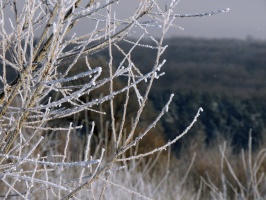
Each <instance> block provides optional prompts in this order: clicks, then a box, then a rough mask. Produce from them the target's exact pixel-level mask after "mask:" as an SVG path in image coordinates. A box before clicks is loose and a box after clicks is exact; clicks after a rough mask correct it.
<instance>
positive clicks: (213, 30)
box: [18, 0, 266, 40]
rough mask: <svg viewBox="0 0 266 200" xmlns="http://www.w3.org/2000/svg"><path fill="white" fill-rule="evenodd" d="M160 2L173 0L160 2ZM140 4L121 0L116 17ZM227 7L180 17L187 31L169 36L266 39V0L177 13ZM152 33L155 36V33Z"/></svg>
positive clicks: (196, 5)
mask: <svg viewBox="0 0 266 200" xmlns="http://www.w3.org/2000/svg"><path fill="white" fill-rule="evenodd" d="M100 1H105V0H100ZM160 1H161V2H165V1H167V2H170V1H171V0H158V2H160ZM18 2H19V3H22V2H23V1H21V2H20V1H18ZM138 3H139V0H120V1H119V5H117V7H116V16H117V17H118V18H119V16H121V17H124V16H130V14H132V13H133V11H134V10H135V9H136V8H137V6H138ZM224 8H230V11H229V12H228V13H223V14H218V15H214V16H210V17H200V18H178V19H176V21H175V24H176V25H178V26H181V27H182V28H184V30H183V31H182V30H180V29H171V30H170V31H169V33H168V36H169V37H171V36H175V37H178V36H192V37H204V38H240V39H245V38H246V37H247V36H251V37H253V38H255V39H262V40H266V0H180V2H179V4H178V6H177V8H176V11H175V12H176V13H178V14H193V13H204V12H208V11H214V10H218V9H224ZM89 27H90V28H91V24H90V23H83V22H82V23H79V24H78V27H77V29H76V30H75V32H80V33H81V34H84V33H87V30H88V29H89ZM86 29H87V30H86ZM153 34H155V35H156V31H155V32H153Z"/></svg>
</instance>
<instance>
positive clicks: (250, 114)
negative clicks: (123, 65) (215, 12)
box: [102, 38, 266, 154]
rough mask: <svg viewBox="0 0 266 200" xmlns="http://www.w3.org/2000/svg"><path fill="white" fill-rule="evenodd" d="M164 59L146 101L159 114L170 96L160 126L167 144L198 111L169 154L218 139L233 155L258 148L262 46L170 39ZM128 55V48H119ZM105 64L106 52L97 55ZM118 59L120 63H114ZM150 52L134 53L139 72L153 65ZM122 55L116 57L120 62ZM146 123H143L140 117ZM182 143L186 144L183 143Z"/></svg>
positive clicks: (263, 115) (265, 109) (263, 113)
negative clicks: (198, 140)
mask: <svg viewBox="0 0 266 200" xmlns="http://www.w3.org/2000/svg"><path fill="white" fill-rule="evenodd" d="M165 44H167V45H168V48H167V50H166V52H165V54H164V56H163V59H166V64H165V66H164V67H163V68H162V71H163V72H165V75H163V76H162V77H160V78H159V79H158V80H156V81H155V82H154V85H153V88H152V92H151V94H150V101H151V102H152V105H153V107H154V108H155V110H157V111H159V110H160V108H161V107H162V106H163V104H164V103H165V101H166V99H167V98H168V96H169V94H170V93H174V94H175V96H174V98H173V102H172V104H171V106H170V109H169V112H168V113H166V115H165V116H164V117H163V118H162V120H161V125H162V128H163V131H162V132H163V134H164V137H165V138H166V140H168V139H172V138H174V137H175V136H176V135H177V134H179V133H181V132H182V131H183V130H184V129H185V128H186V126H187V125H188V124H189V122H190V121H191V120H192V119H193V116H194V113H195V112H196V111H197V109H198V108H199V107H202V108H203V109H204V112H203V113H202V114H201V117H200V118H199V120H198V122H197V123H196V125H195V126H194V127H193V129H191V130H190V132H189V134H188V135H187V136H185V137H184V138H182V139H181V140H180V141H179V142H178V143H177V144H175V146H174V149H175V151H176V153H177V154H178V150H179V149H180V148H182V145H188V144H186V143H187V142H188V141H190V139H191V138H195V137H196V138H197V137H199V135H200V137H203V138H204V141H205V144H206V145H210V144H211V143H212V141H216V140H217V138H220V139H221V138H223V139H225V140H227V141H230V143H231V144H232V146H233V148H234V151H235V152H238V151H239V150H240V149H242V148H247V145H248V139H249V134H250V133H251V134H252V137H253V140H252V141H253V148H257V147H259V146H261V145H263V144H262V141H263V140H262V139H263V137H264V135H265V125H266V82H265V76H266V56H265V55H266V42H265V41H256V40H252V39H247V40H237V39H200V38H170V39H166V40H165ZM120 45H121V46H123V48H125V49H129V48H130V45H129V44H128V43H122V44H120ZM102 55H103V57H105V59H107V58H108V56H107V52H103V53H102ZM119 56H121V57H119ZM152 57H154V52H153V51H152V50H150V49H148V50H147V49H144V48H136V49H135V50H134V52H133V53H132V59H133V60H134V62H135V63H136V64H138V66H141V70H143V71H145V68H146V67H147V66H150V65H152V64H153V63H152V60H151V59H150V58H152ZM121 58H122V55H120V54H117V59H118V60H120V59H121ZM144 118H145V117H144ZM186 141H187V142H186Z"/></svg>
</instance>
